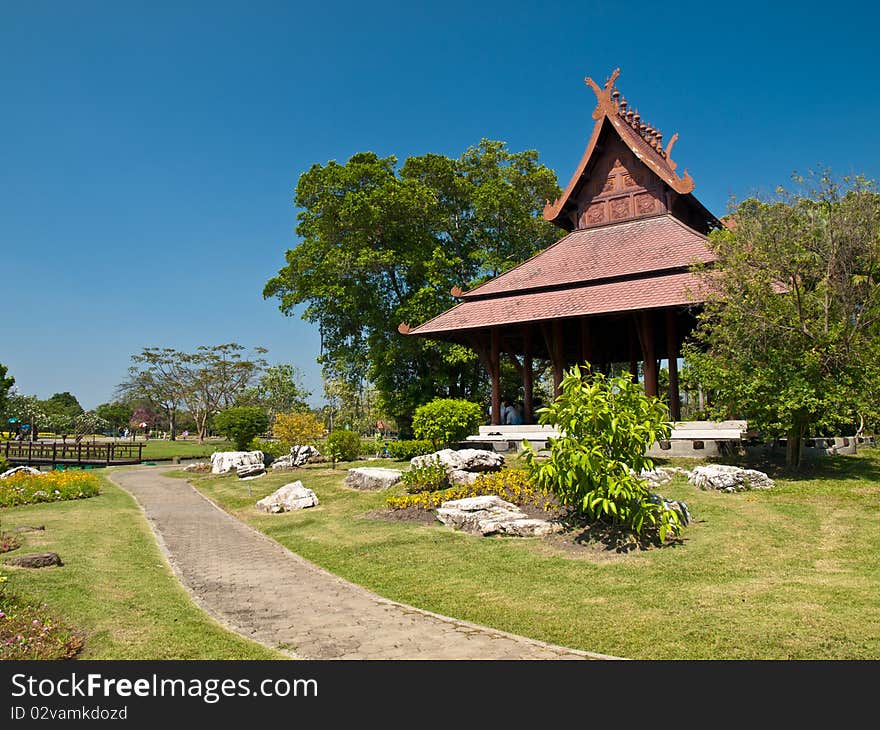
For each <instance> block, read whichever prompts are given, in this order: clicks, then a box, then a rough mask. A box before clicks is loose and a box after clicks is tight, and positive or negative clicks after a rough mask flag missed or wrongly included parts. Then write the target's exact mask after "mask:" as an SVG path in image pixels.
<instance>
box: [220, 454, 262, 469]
mask: <svg viewBox="0 0 880 730" xmlns="http://www.w3.org/2000/svg"><path fill="white" fill-rule="evenodd" d="M263 462H264V456H263V452H262V451H215V452H214V453H213V454H211V473H212V474H228V473H229V472H231V471H237V470H238V469H239V468H240V467H242V466H256V465H257V464H259V465H260V467H264V463H263Z"/></svg>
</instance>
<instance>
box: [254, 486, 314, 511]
mask: <svg viewBox="0 0 880 730" xmlns="http://www.w3.org/2000/svg"><path fill="white" fill-rule="evenodd" d="M317 504H320V503H319V502H318V495H316V494H315V493H314V492H313V491H312V490H311V489H307V488H306V487H304V486H303V483H302V482H301V481H295V482H291V483H290V484H285V485H284V486H283V487H280V488H279V489H276V490H275V491H274V492H273V493H272V494H270V495H269V496H268V497H264V498H263V499H261V500H260V501H259V502H257V509H261V510H263V512H268V513H269V514H278V513H279V512H290V511H292V510H297V509H306V508H308V507H314V506H316V505H317Z"/></svg>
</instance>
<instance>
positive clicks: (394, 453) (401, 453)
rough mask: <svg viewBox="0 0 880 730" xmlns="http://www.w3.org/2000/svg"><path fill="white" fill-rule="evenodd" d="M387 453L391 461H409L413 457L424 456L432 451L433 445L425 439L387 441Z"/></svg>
mask: <svg viewBox="0 0 880 730" xmlns="http://www.w3.org/2000/svg"><path fill="white" fill-rule="evenodd" d="M388 451H389V453H390V454H391V458H392V459H399V460H404V459H405V460H409V459H412V458H413V457H414V456H424V455H425V454H430V453H431V452H432V451H434V444H432V443H431V442H430V441H427V440H425V439H410V440H404V441H389V442H388Z"/></svg>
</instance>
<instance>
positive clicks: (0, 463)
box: [0, 456, 9, 474]
mask: <svg viewBox="0 0 880 730" xmlns="http://www.w3.org/2000/svg"><path fill="white" fill-rule="evenodd" d="M8 468H9V461H8V460H7V459H6V457H5V456H0V474H2V473H3V472H4V471H6V470H7V469H8Z"/></svg>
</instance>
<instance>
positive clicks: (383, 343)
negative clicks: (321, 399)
mask: <svg viewBox="0 0 880 730" xmlns="http://www.w3.org/2000/svg"><path fill="white" fill-rule="evenodd" d="M559 192H560V191H559V187H558V185H557V183H556V177H555V175H554V174H553V172H552V171H551V170H549V169H548V168H546V167H544V166H543V165H541V164H540V163H539V162H538V155H537V153H536V152H535V151H533V150H527V151H524V152H511V151H509V150H508V149H507V147H506V145H505V144H504V143H503V142H496V141H491V140H482V141H481V142H480V144H479V145H477V146H475V147H472V148H470V149H468V150H467V151H466V152H465V153H464V154H463V155H462V156H461V157H460V158H459V159H450V158H448V157H444V156H442V155H435V154H428V155H424V156H421V157H411V158H409V159H407V160H406V161H405V162H404V164H403V165H402V166H401V167H399V168H398V166H397V159H396V158H395V157H386V158H380V157H378V156H376V155H375V154H373V153H359V154H356V155H354V156H353V157H351V159H349V161H348V162H347V163H346V164H344V165H340V164H339V163H337V162H335V161H331V162H329V163H327V164H326V165H323V166H322V165H314V166H312V168H311V169H310V170H308V171H307V172H306V173H304V174H303V175H302V176H301V177H300V179H299V183H298V185H297V188H296V198H295V203H296V205H297V206H298V207H299V208H300V209H301V210H300V213H299V214H298V220H299V225H298V226H297V234H298V235H299V236H300V237H301V239H302V241H301V243H300V244H299V245H298V246H297V247H296V248H294V249H292V250H290V251H288V252H287V265H286V266H285V267H284V268H282V269H281V270H280V271H279V273H278V275H277V276H276V277H274V278H272V279H271V280H270V281H269V282H268V283H267V284H266V287H265V289H264V291H263V294H264V296H266V297H277V298H278V299H279V301H280V309H281V311H282V312H284V313H285V314H287V315H291V314H293V313H294V312H295V311H298V310H297V308H298V307H300V306H301V305H305V307H304V309H303V310H302V316H303V318H304V319H306V320H308V321H310V322H315V323H317V324H318V326H319V329H320V332H321V340H322V352H321V357H320V362H321V364H322V366H323V370H324V376H325V378H326V379H327V380H343V381H346V382H348V383H350V384H352V386H353V387H360V385H361V384H362V383H364V382H370V383H372V384H374V385H375V387H376V389H377V391H378V396H379V398H378V407H379V409H380V410H381V411H383V412H385V413H387V414H388V415H389V416H391V417H392V418H394V420H395V421H396V422H397V423H398V425H399V427H400V429H401V431H402V432H404V433H405V432H406V431H407V430H408V427H409V424H410V421H411V418H412V414H413V412H414V410H415V408H416V407H417V406H419V405H421V404H423V403H426V402H428V401H429V400H431V399H432V398H434V397H436V396H449V397H467V398H470V399H473V400H482V399H484V397H485V393H486V377H485V375H484V372H483V369H482V367H481V365H480V363H479V362H478V360H477V357H476V355H475V354H474V353H473V352H472V351H471V350H470V349H468V348H465V347H462V346H457V345H452V344H448V343H441V342H434V341H428V340H424V339H422V338H410V337H403V336H401V335H400V334H399V333H398V332H397V330H396V327H397V324H398V323H400V322H409V323H415V322H422V321H425V320H427V319H429V318H430V317H432V316H435V315H437V314H439V313H440V312H442V311H443V310H444V309H447V308H448V307H450V306H451V305H452V304H453V303H454V299H453V298H452V296H451V295H450V293H449V292H450V288H451V287H453V286H462V287H471V286H473V285H475V284H478V283H480V282H482V281H484V280H485V279H486V278H488V277H491V276H493V275H495V274H497V273H499V272H501V271H503V270H505V269H508V268H510V267H512V266H514V265H515V264H517V263H519V262H520V261H522V260H523V259H525V258H527V257H528V256H530V255H532V254H534V253H535V252H537V251H538V250H540V249H542V248H544V247H546V246H547V245H549V244H550V243H552V242H554V241H555V240H556V239H557V238H558V237H559V235H560V232H559V231H558V229H556V228H555V227H553V226H551V225H550V224H548V223H546V222H545V221H544V220H543V218H542V216H541V211H542V210H543V206H544V204H545V202H546V201H547V200H552V199H555V198H556V197H557V196H558V194H559Z"/></svg>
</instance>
